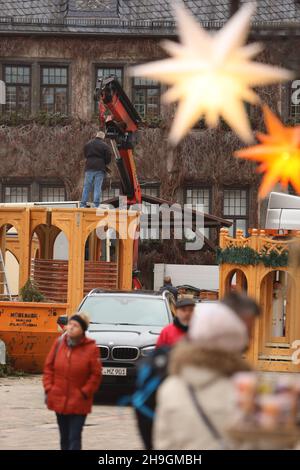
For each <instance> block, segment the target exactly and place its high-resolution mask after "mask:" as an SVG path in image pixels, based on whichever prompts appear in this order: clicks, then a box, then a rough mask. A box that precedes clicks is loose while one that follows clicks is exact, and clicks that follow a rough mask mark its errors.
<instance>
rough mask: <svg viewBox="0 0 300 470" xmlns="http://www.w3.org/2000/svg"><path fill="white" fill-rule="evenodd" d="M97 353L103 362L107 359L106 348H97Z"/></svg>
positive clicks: (107, 350)
mask: <svg viewBox="0 0 300 470" xmlns="http://www.w3.org/2000/svg"><path fill="white" fill-rule="evenodd" d="M99 353H100V357H101V359H102V360H103V361H105V360H106V359H108V358H109V348H108V347H107V346H99Z"/></svg>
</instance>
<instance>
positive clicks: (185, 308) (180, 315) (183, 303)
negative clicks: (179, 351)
mask: <svg viewBox="0 0 300 470" xmlns="http://www.w3.org/2000/svg"><path fill="white" fill-rule="evenodd" d="M194 310H195V302H194V300H193V299H181V300H178V301H177V302H176V314H175V316H174V320H173V323H171V324H170V325H167V326H166V327H165V328H163V330H162V331H161V333H160V335H159V337H158V340H157V343H156V347H157V348H160V347H162V346H173V345H174V344H175V343H177V341H179V340H180V339H181V338H182V337H183V336H185V335H186V333H187V330H188V326H189V323H190V321H191V318H192V316H193V313H194Z"/></svg>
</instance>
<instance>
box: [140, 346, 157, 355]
mask: <svg viewBox="0 0 300 470" xmlns="http://www.w3.org/2000/svg"><path fill="white" fill-rule="evenodd" d="M154 349H155V346H147V347H146V348H142V349H141V355H142V356H144V357H147V356H150V355H151V354H152V353H153V351H154Z"/></svg>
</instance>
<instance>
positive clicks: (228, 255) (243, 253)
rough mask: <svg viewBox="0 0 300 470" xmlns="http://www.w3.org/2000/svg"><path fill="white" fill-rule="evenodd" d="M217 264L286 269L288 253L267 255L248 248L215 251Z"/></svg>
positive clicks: (264, 252) (273, 252)
mask: <svg viewBox="0 0 300 470" xmlns="http://www.w3.org/2000/svg"><path fill="white" fill-rule="evenodd" d="M216 259H217V263H218V264H225V263H227V264H240V265H243V266H247V265H251V266H256V265H257V264H259V263H263V264H264V265H265V266H266V267H268V268H279V267H286V266H287V265H288V251H283V252H282V253H277V252H276V251H271V252H270V253H267V252H266V251H264V250H262V251H261V252H257V251H255V250H253V248H250V247H228V248H225V249H224V250H222V249H221V248H219V249H218V251H217V257H216Z"/></svg>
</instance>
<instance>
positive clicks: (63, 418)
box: [56, 413, 86, 450]
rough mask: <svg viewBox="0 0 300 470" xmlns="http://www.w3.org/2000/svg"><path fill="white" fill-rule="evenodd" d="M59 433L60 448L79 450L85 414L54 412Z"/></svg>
mask: <svg viewBox="0 0 300 470" xmlns="http://www.w3.org/2000/svg"><path fill="white" fill-rule="evenodd" d="M56 417H57V423H58V427H59V433H60V448H61V450H81V433H82V429H83V426H84V423H85V420H86V416H85V415H61V414H58V413H56Z"/></svg>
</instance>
